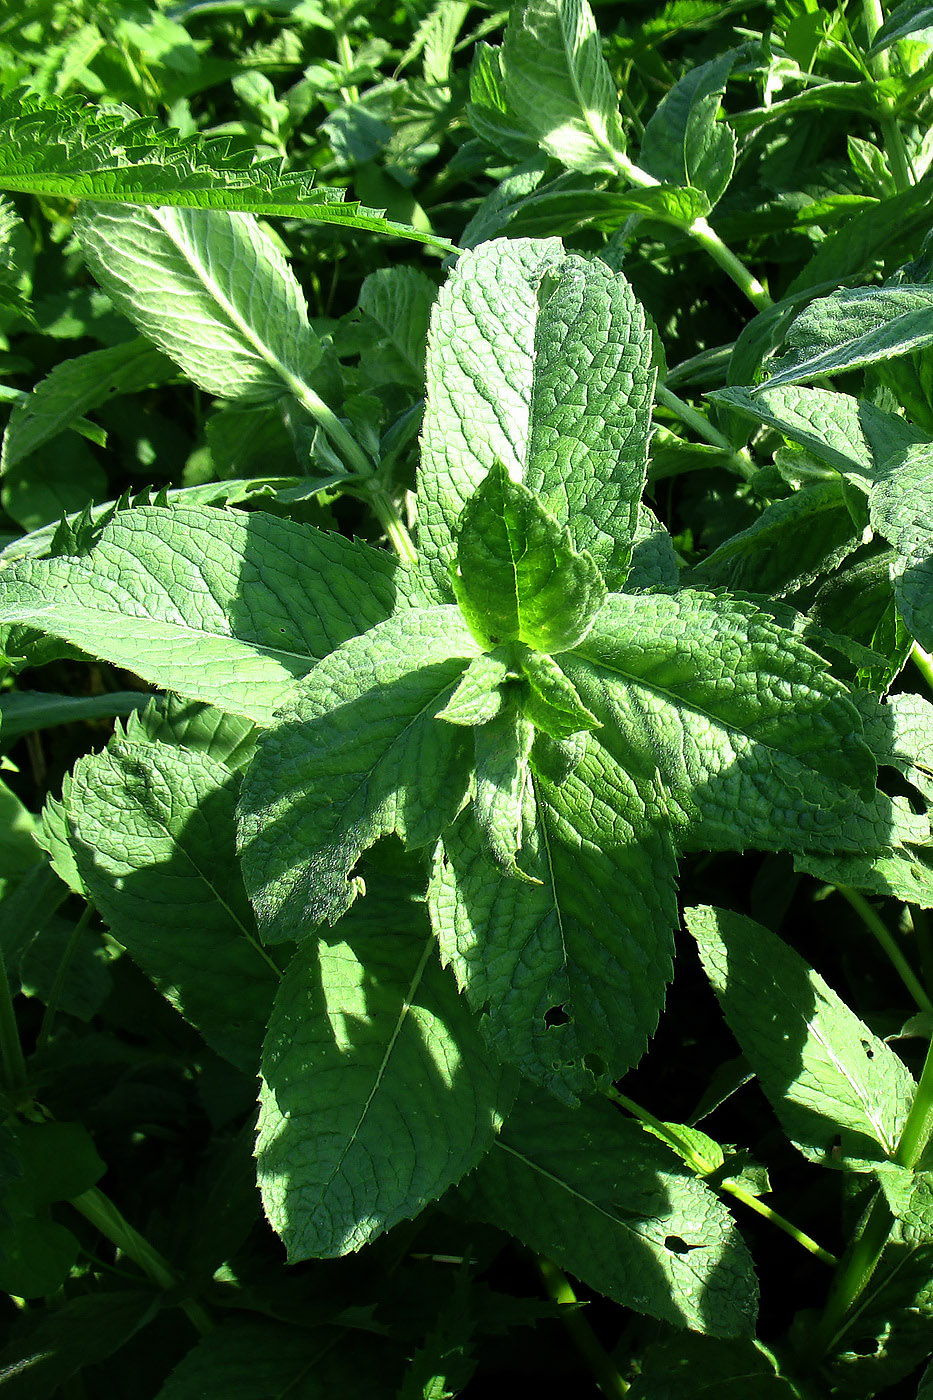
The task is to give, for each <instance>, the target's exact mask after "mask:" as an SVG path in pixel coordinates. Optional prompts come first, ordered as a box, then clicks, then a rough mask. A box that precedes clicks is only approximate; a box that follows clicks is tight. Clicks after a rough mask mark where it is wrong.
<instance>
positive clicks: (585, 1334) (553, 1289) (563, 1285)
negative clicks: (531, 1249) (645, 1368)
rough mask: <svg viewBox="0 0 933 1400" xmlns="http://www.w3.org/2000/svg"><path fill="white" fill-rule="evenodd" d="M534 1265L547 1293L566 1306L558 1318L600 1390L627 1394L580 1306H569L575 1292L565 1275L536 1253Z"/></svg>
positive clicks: (618, 1398)
mask: <svg viewBox="0 0 933 1400" xmlns="http://www.w3.org/2000/svg"><path fill="white" fill-rule="evenodd" d="M538 1269H539V1270H540V1273H541V1277H542V1279H543V1280H544V1287H545V1288H546V1289H547V1292H548V1296H549V1297H551V1298H553V1300H554V1302H555V1303H560V1304H561V1305H562V1306H564V1307H567V1309H568V1310H567V1312H566V1313H565V1314H564V1316H563V1319H562V1320H563V1323H564V1326H565V1327H566V1328H567V1331H568V1332H569V1334H570V1336H571V1338H572V1339H573V1342H574V1345H575V1346H576V1348H577V1351H579V1353H580V1355H581V1356H582V1357H583V1359H584V1360H585V1361H586V1363H587V1365H588V1366H589V1368H590V1371H591V1372H592V1373H593V1376H594V1377H595V1379H596V1383H597V1385H598V1386H599V1388H600V1390H601V1391H602V1392H603V1394H604V1395H608V1396H610V1397H612V1400H623V1397H624V1396H626V1395H628V1393H629V1389H630V1387H629V1385H628V1384H627V1382H626V1381H624V1380H623V1379H622V1377H621V1376H620V1375H619V1373H618V1371H617V1370H616V1368H615V1366H613V1364H612V1359H611V1358H610V1356H609V1355H608V1353H607V1352H606V1350H605V1348H604V1347H603V1345H602V1343H601V1342H600V1340H599V1338H598V1337H597V1335H596V1333H595V1332H594V1331H593V1329H592V1327H591V1326H590V1324H589V1323H588V1322H587V1320H586V1318H585V1317H584V1316H583V1313H582V1311H581V1309H580V1308H579V1307H576V1306H573V1307H571V1306H569V1305H573V1304H576V1302H577V1295H576V1294H575V1293H574V1291H573V1289H572V1288H571V1286H570V1281H569V1279H568V1278H567V1275H566V1274H565V1273H564V1272H563V1270H562V1269H559V1268H558V1267H557V1265H556V1264H554V1263H553V1262H552V1261H551V1260H550V1259H545V1258H544V1257H543V1256H542V1255H538Z"/></svg>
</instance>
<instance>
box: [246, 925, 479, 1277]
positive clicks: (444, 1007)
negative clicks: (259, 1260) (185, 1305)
mask: <svg viewBox="0 0 933 1400" xmlns="http://www.w3.org/2000/svg"><path fill="white" fill-rule="evenodd" d="M424 923H425V921H424V918H423V911H422V913H421V917H419V918H418V919H417V920H416V923H415V927H414V928H412V927H411V926H410V925H408V924H407V923H405V921H404V919H399V920H398V922H397V924H396V926H395V927H392V926H388V927H384V928H383V930H382V931H381V932H376V933H365V934H359V933H357V934H354V932H353V930H352V928H351V929H350V930H349V931H348V941H342V940H339V941H338V939H337V938H336V937H331V938H328V939H326V940H324V939H321V940H318V941H314V940H309V942H308V943H307V944H306V945H305V946H304V947H303V948H301V949H300V950H299V951H298V952H297V953H296V954H295V957H294V960H293V961H292V963H291V964H290V966H289V968H288V971H287V972H286V974H285V977H284V979H283V982H282V986H281V988H280V990H279V994H278V996H277V998H276V1003H275V1007H274V1009H273V1012H272V1018H271V1020H270V1023H269V1031H268V1034H267V1036H266V1043H265V1048H264V1050H263V1059H262V1072H263V1081H262V1088H261V1091H260V1099H259V1103H260V1110H259V1128H258V1139H257V1144H256V1156H257V1170H258V1176H259V1186H260V1190H261V1191H262V1197H263V1204H264V1206H265V1211H266V1215H267V1217H268V1219H269V1222H270V1224H271V1225H272V1227H273V1229H275V1230H276V1231H277V1233H278V1234H279V1235H281V1237H282V1239H283V1241H284V1243H285V1247H286V1249H287V1250H288V1258H289V1260H290V1261H291V1262H293V1263H294V1262H297V1261H298V1260H301V1259H309V1258H330V1257H332V1256H334V1255H340V1254H347V1253H349V1252H350V1251H351V1250H355V1249H360V1248H361V1247H362V1246H363V1245H364V1244H366V1243H368V1242H369V1241H370V1240H372V1239H374V1238H375V1237H376V1236H377V1235H380V1234H382V1232H383V1231H384V1230H388V1229H390V1228H391V1227H392V1226H393V1225H395V1224H397V1223H398V1221H400V1220H406V1219H409V1218H410V1217H411V1216H413V1215H417V1214H418V1212H419V1211H421V1210H422V1209H423V1208H424V1206H425V1205H427V1203H428V1202H429V1201H433V1200H436V1199H437V1197H438V1196H440V1195H442V1194H443V1192H444V1191H446V1190H447V1188H448V1187H449V1186H451V1185H452V1184H453V1183H454V1182H456V1181H458V1180H459V1179H460V1177H462V1176H463V1175H464V1173H466V1172H468V1171H469V1170H470V1169H471V1168H472V1167H474V1166H475V1165H476V1163H477V1162H478V1160H479V1159H480V1157H481V1156H482V1155H483V1154H484V1153H485V1152H486V1151H488V1149H489V1147H490V1146H491V1144H492V1141H493V1137H494V1134H495V1133H496V1131H497V1130H498V1128H499V1127H500V1125H501V1121H502V1118H501V1106H502V1105H503V1104H504V1097H503V1095H502V1093H501V1091H500V1084H499V1081H500V1071H499V1069H498V1066H497V1065H496V1064H495V1063H494V1062H492V1061H491V1060H490V1058H489V1054H488V1052H487V1050H486V1049H485V1046H484V1045H483V1041H482V1037H481V1036H480V1034H479V1030H478V1028H477V1026H476V1023H475V1020H474V1018H473V1017H472V1015H471V1014H470V1012H469V1009H468V1008H467V1006H466V1004H465V1003H464V1002H463V1001H462V1000H461V999H460V997H458V995H457V992H456V989H455V987H454V983H453V979H452V978H451V977H450V975H449V973H446V972H444V971H443V970H442V969H441V968H440V967H439V966H438V964H437V961H436V958H435V957H434V946H433V939H432V938H431V936H430V931H429V930H428V929H427V928H426V927H425V926H424Z"/></svg>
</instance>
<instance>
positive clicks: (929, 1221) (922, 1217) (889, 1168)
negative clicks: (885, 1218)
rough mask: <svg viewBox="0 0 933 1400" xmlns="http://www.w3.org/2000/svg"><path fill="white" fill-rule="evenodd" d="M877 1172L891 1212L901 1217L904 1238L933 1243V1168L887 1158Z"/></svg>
mask: <svg viewBox="0 0 933 1400" xmlns="http://www.w3.org/2000/svg"><path fill="white" fill-rule="evenodd" d="M875 1174H876V1176H877V1177H878V1181H879V1182H880V1184H881V1189H882V1191H883V1192H884V1198H885V1200H886V1201H887V1203H888V1205H889V1206H890V1207H891V1214H892V1215H893V1216H894V1217H895V1219H897V1220H900V1221H901V1224H902V1227H903V1228H902V1231H901V1234H902V1236H903V1237H904V1239H907V1240H910V1241H911V1242H912V1243H913V1244H930V1243H933V1172H929V1171H911V1170H910V1169H909V1168H908V1167H902V1166H898V1164H897V1163H896V1162H886V1163H884V1164H883V1165H881V1166H879V1167H878V1168H877V1170H876V1173H875Z"/></svg>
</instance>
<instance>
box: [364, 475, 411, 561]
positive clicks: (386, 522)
mask: <svg viewBox="0 0 933 1400" xmlns="http://www.w3.org/2000/svg"><path fill="white" fill-rule="evenodd" d="M366 499H367V501H369V503H370V505H371V506H372V508H373V512H374V514H375V515H376V517H377V518H378V520H379V523H380V524H381V525H382V528H383V529H384V530H385V532H386V538H387V539H388V541H389V543H390V544H391V546H392V548H393V549H394V550H395V552H396V554H397V555H398V556H399V558H400V559H404V560H405V562H406V563H407V564H414V563H415V562H416V561H417V558H418V552H417V550H416V549H415V546H414V545H413V544H412V539H411V535H409V533H408V530H407V529H406V528H405V522H404V521H403V520H402V517H401V516H400V515H399V513H398V507H397V506H396V504H395V502H394V501H393V499H392V497H391V496H390V495H389V493H388V491H386V490H385V489H384V487H382V486H373V487H372V488H371V489H370V490H368V491H367V492H366Z"/></svg>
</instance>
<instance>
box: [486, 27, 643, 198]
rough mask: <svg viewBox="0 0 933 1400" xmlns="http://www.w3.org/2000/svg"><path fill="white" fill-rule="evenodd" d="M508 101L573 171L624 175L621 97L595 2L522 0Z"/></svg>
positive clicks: (511, 48)
mask: <svg viewBox="0 0 933 1400" xmlns="http://www.w3.org/2000/svg"><path fill="white" fill-rule="evenodd" d="M501 52H502V73H503V80H504V87H505V98H506V102H507V104H508V108H509V110H510V111H511V112H512V113H514V115H515V117H516V118H517V120H518V123H519V125H520V127H521V128H522V129H523V130H524V131H526V132H527V133H528V134H529V135H530V136H533V137H534V138H535V139H536V140H537V141H538V143H539V145H540V146H541V147H542V149H544V150H545V151H547V152H548V154H549V155H551V156H553V157H554V159H555V160H558V161H560V162H561V164H562V165H565V166H567V167H568V168H569V169H571V170H582V171H587V172H592V173H596V172H599V171H608V172H610V173H613V174H617V173H618V169H619V156H620V155H621V154H622V153H623V152H624V150H625V140H624V136H623V133H622V123H621V121H620V119H619V109H618V97H617V95H616V90H615V84H614V83H613V81H612V75H611V73H610V72H609V68H608V66H607V64H606V61H605V59H604V58H603V55H602V47H601V43H600V37H599V33H598V31H597V29H596V21H595V20H594V18H593V12H592V10H591V9H590V7H589V5H588V4H587V0H518V3H516V4H513V5H512V8H511V9H510V11H509V22H508V24H507V26H506V31H505V42H504V43H503V46H502V51H501Z"/></svg>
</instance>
